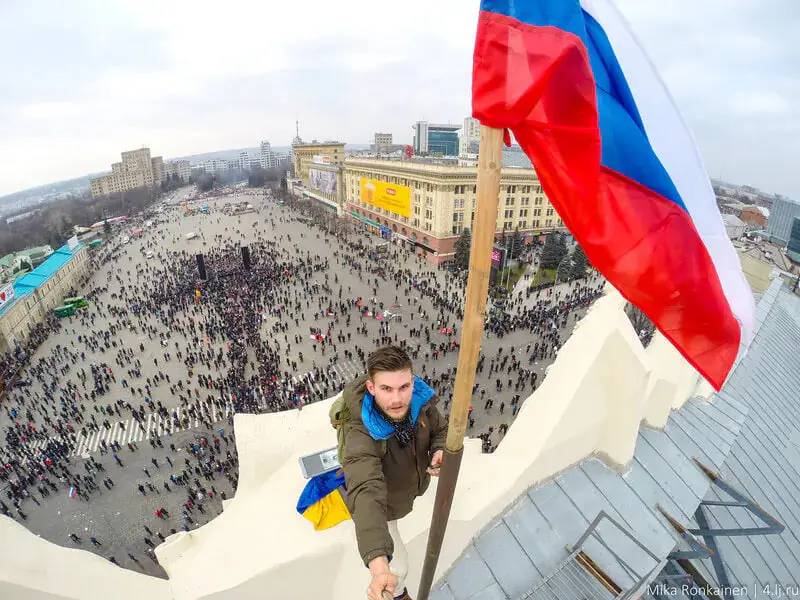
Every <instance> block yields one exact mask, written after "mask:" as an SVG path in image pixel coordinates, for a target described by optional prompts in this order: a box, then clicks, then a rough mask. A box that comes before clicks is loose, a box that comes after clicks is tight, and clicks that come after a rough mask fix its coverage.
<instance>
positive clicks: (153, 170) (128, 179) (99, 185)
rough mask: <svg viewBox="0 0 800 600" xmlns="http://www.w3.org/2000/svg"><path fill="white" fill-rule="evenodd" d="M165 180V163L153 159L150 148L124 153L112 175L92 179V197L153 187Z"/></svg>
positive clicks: (156, 157)
mask: <svg viewBox="0 0 800 600" xmlns="http://www.w3.org/2000/svg"><path fill="white" fill-rule="evenodd" d="M163 179H164V161H163V159H162V158H161V157H160V156H155V157H151V156H150V148H140V149H138V150H129V151H127V152H123V153H122V161H121V162H116V163H113V164H112V165H111V173H109V174H108V175H103V176H102V177H97V178H95V179H92V182H91V187H92V196H93V197H95V198H96V197H98V196H105V195H107V194H114V193H118V192H125V191H127V190H132V189H134V188H137V187H152V186H153V185H158V184H160V183H161V181H162V180H163Z"/></svg>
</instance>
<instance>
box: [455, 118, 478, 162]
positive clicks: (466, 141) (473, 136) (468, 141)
mask: <svg viewBox="0 0 800 600" xmlns="http://www.w3.org/2000/svg"><path fill="white" fill-rule="evenodd" d="M480 142H481V122H480V121H478V119H475V118H473V117H467V118H466V119H464V126H463V127H462V128H461V136H460V137H459V138H458V155H459V156H460V157H464V158H467V157H470V156H472V155H474V154H477V153H478V146H479V145H480Z"/></svg>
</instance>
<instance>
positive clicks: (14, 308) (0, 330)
mask: <svg viewBox="0 0 800 600" xmlns="http://www.w3.org/2000/svg"><path fill="white" fill-rule="evenodd" d="M88 274H89V255H88V250H87V248H86V246H84V245H83V244H78V245H77V246H76V247H75V248H74V249H70V248H69V246H68V245H66V244H65V245H64V246H62V247H61V248H59V249H58V250H56V251H55V252H53V254H51V255H50V256H49V257H48V258H47V260H45V261H44V262H43V263H42V264H41V265H39V266H38V267H36V268H35V269H34V270H33V271H31V272H30V273H28V274H27V275H25V276H24V277H21V278H20V279H18V280H17V281H15V282H14V285H13V290H14V297H13V299H12V300H10V301H9V302H7V303H5V304H3V306H2V307H0V352H5V351H7V350H10V349H13V348H14V343H15V341H16V342H21V341H22V340H24V339H25V338H26V337H27V336H28V335H29V334H30V332H31V330H32V329H33V328H34V326H35V325H36V324H37V323H39V322H41V321H42V320H43V319H44V318H45V316H46V315H47V313H48V312H49V311H50V310H52V309H53V308H55V307H56V306H59V305H61V303H62V302H63V300H64V298H65V297H66V296H67V292H68V291H69V290H70V289H71V288H76V287H78V286H79V285H80V281H81V280H82V279H84V278H85V277H86V276H87V275H88Z"/></svg>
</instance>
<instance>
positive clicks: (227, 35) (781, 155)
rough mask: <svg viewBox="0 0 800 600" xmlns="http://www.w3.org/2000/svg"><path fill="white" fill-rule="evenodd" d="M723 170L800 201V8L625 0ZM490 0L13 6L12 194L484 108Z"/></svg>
mask: <svg viewBox="0 0 800 600" xmlns="http://www.w3.org/2000/svg"><path fill="white" fill-rule="evenodd" d="M617 2H618V5H619V6H620V8H621V9H622V10H623V12H624V13H625V14H626V16H627V17H628V19H629V20H630V21H631V22H632V23H633V26H634V29H635V30H636V32H637V33H638V35H639V37H640V39H641V40H642V41H643V43H644V45H645V47H646V48H647V49H648V51H649V53H650V55H651V57H652V59H653V61H654V62H655V64H656V66H657V67H658V68H659V70H660V72H661V74H662V76H663V77H664V79H665V80H666V82H667V84H668V86H669V88H670V89H671V91H672V94H673V95H674V96H675V98H676V101H677V103H678V105H679V107H680V108H681V110H682V111H683V113H684V116H685V117H686V119H687V121H688V122H689V123H690V125H691V126H692V128H693V129H694V132H695V135H696V137H697V140H698V143H699V145H700V148H701V150H702V152H703V155H704V157H705V160H706V165H707V167H708V171H709V174H710V175H711V176H712V177H722V178H725V179H728V180H730V181H733V182H736V183H748V184H751V185H754V186H757V187H760V188H762V189H764V190H767V191H773V192H778V193H783V194H786V195H790V196H793V197H795V198H798V199H800V178H798V177H797V170H798V166H797V161H798V157H800V141H798V140H800V103H798V101H797V99H798V98H800V44H798V39H797V38H798V33H800V2H798V1H797V0H765V1H757V0H702V1H698V0H669V1H664V0H617ZM478 5H479V2H478V1H477V0H404V1H403V2H375V1H374V0H372V1H369V2H367V1H365V0H345V1H344V2H333V1H331V0H319V1H318V0H299V1H286V0H281V1H280V2H278V1H277V0H266V1H264V0H258V1H254V2H237V1H235V0H226V2H219V1H217V2H206V1H199V2H198V1H197V0H194V1H191V2H189V1H183V0H130V1H129V0H97V1H84V0H70V1H69V2H64V1H62V0H35V1H30V0H0V56H2V75H1V76H0V77H2V79H0V165H2V167H0V195H3V194H6V193H10V192H14V191H17V190H20V189H23V188H27V187H31V186H35V185H40V184H44V183H48V182H51V181H57V180H61V179H66V178H70V177H76V176H80V175H84V174H87V173H90V172H97V171H102V170H104V169H109V168H110V164H111V163H112V162H114V161H117V160H119V153H120V151H121V150H126V149H132V148H136V147H139V146H142V145H149V146H150V148H151V150H152V152H153V155H163V156H164V157H165V158H169V157H172V156H180V155H186V154H192V153H199V152H209V151H213V150H224V149H229V148H238V147H246V146H256V145H257V144H258V142H259V141H260V140H262V139H266V140H269V141H270V142H271V143H272V144H273V145H275V146H286V145H288V144H289V143H290V141H291V138H292V137H293V135H294V121H295V118H298V119H299V120H300V134H301V136H302V137H303V138H304V139H306V140H310V139H311V138H317V139H320V140H321V139H334V138H335V139H339V140H343V141H347V142H350V143H369V142H370V141H371V138H372V134H373V132H375V131H386V132H391V133H393V134H394V139H395V141H396V142H398V143H410V141H411V136H412V132H411V125H412V123H413V122H414V121H416V120H420V119H426V120H430V121H436V122H448V121H449V122H453V123H460V122H461V121H462V119H463V118H464V117H465V116H467V115H468V114H469V110H470V81H471V68H472V65H471V60H472V47H473V43H474V35H475V26H476V22H477V11H478Z"/></svg>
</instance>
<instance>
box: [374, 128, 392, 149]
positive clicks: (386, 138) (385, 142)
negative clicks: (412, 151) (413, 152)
mask: <svg viewBox="0 0 800 600" xmlns="http://www.w3.org/2000/svg"><path fill="white" fill-rule="evenodd" d="M391 146H392V134H391V133H376V134H375V153H376V154H386V153H388V152H389V151H390V149H391Z"/></svg>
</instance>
